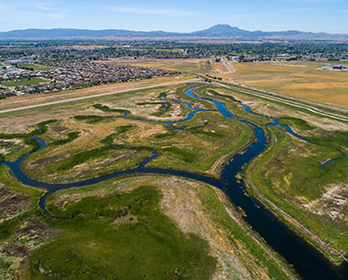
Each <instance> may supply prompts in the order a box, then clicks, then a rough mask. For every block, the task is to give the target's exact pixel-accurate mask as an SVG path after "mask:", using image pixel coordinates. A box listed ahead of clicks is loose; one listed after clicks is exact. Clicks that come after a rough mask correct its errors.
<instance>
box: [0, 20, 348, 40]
mask: <svg viewBox="0 0 348 280" xmlns="http://www.w3.org/2000/svg"><path fill="white" fill-rule="evenodd" d="M118 38H122V39H132V38H152V39H164V38H172V39H174V38H185V39H200V38H201V39H234V40H296V41H318V40H324V41H348V34H328V33H323V32H320V33H312V32H302V31H296V30H288V31H277V32H264V31H248V30H243V29H239V28H238V27H232V26H230V25H228V24H218V25H215V26H213V27H211V28H208V29H205V30H201V31H195V32H190V33H177V32H165V31H148V32H146V31H129V30H122V29H107V30H88V29H63V28H57V29H26V30H13V31H7V32H0V40H28V39H41V40H42V39H118Z"/></svg>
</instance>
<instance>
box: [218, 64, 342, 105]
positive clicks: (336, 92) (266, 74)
mask: <svg viewBox="0 0 348 280" xmlns="http://www.w3.org/2000/svg"><path fill="white" fill-rule="evenodd" d="M287 64H289V62H286V64H285V65H281V64H274V63H234V64H233V67H234V68H236V72H235V73H230V74H225V75H222V76H221V77H223V78H224V79H233V80H234V81H235V82H238V83H241V84H245V85H247V86H252V87H256V88H261V89H265V90H268V91H272V92H281V93H283V94H288V95H290V96H294V97H297V98H301V99H304V100H310V101H315V102H321V103H325V104H329V105H334V106H338V107H342V108H348V95H347V92H348V72H338V71H330V70H316V68H317V67H319V66H322V65H320V64H318V63H304V66H307V67H306V68H304V67H294V66H292V67H291V66H287ZM289 65H295V66H296V65H297V64H294V63H292V64H289Z"/></svg>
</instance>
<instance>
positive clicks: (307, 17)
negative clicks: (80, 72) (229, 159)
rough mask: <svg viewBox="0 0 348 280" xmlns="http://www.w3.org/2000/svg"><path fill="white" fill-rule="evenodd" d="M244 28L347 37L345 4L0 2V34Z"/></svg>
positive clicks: (292, 0)
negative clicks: (58, 30)
mask: <svg viewBox="0 0 348 280" xmlns="http://www.w3.org/2000/svg"><path fill="white" fill-rule="evenodd" d="M216 24H229V25H231V26H237V27H239V28H241V29H245V30H251V31H254V30H262V31H285V30H300V31H310V32H327V33H334V34H343V33H344V34H348V0H210V1H207V0H201V1H193V0H175V1H163V0H162V1H160V0H147V1H140V0H136V1H133V0H129V1H125V0H123V1H118V0H116V1H111V0H50V1H47V0H0V31H9V30H17V29H28V28H43V29H51V28H78V29H94V30H100V29H126V30H137V31H154V30H163V31H173V32H192V31H197V30H202V29H207V28H209V27H211V26H213V25H216Z"/></svg>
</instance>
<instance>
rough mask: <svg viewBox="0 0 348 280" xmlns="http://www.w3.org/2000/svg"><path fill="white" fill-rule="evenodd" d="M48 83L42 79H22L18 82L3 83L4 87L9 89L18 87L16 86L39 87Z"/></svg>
mask: <svg viewBox="0 0 348 280" xmlns="http://www.w3.org/2000/svg"><path fill="white" fill-rule="evenodd" d="M45 82H47V81H45V80H43V79H40V78H25V79H20V80H18V81H8V82H1V83H2V84H3V85H4V86H7V87H16V86H24V85H30V86H33V85H38V84H40V83H45Z"/></svg>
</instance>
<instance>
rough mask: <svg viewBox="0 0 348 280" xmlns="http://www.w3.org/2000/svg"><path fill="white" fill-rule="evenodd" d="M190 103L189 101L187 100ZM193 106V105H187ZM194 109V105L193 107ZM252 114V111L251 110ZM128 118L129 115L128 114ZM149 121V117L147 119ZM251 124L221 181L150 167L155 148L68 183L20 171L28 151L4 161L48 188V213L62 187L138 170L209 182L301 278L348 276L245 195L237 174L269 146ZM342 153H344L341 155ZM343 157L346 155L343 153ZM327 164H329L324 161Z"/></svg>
mask: <svg viewBox="0 0 348 280" xmlns="http://www.w3.org/2000/svg"><path fill="white" fill-rule="evenodd" d="M192 90H193V88H191V89H188V90H187V91H186V94H187V95H188V96H190V97H192V98H196V99H201V100H205V101H208V102H213V103H214V104H215V105H216V107H217V109H218V111H219V112H220V113H221V114H222V115H223V116H225V117H226V118H228V119H231V118H233V117H234V116H233V115H232V114H231V113H230V112H229V111H228V110H227V109H226V107H225V106H224V104H222V103H221V102H219V101H215V100H210V99H206V98H200V97H198V96H196V95H195V94H193V92H192ZM186 104H188V103H186ZM241 105H242V106H244V108H245V109H246V111H247V112H250V110H249V108H248V107H247V106H246V105H243V104H241ZM188 106H191V105H188ZM190 108H191V109H192V107H190ZM199 111H200V110H193V111H191V112H190V113H189V115H188V116H187V117H186V118H185V120H181V121H179V122H182V121H187V120H189V119H191V118H193V116H194V115H195V114H196V113H198V112H199ZM250 113H251V112H250ZM126 117H128V116H126ZM144 121H148V120H144ZM273 121H274V123H273V124H271V125H279V121H278V120H276V119H273ZM174 123H176V122H167V123H166V125H167V126H168V127H171V125H172V124H174ZM243 123H247V124H249V125H251V126H252V127H253V129H254V131H255V136H256V137H257V142H256V143H252V144H251V145H249V147H248V148H246V149H245V150H244V151H243V153H241V154H239V155H236V156H235V157H234V158H233V160H232V161H230V162H229V163H228V164H226V165H225V166H224V167H223V169H222V172H221V176H220V180H215V179H212V178H209V177H206V176H203V175H198V174H195V173H190V172H185V171H179V170H171V169H158V168H147V167H146V164H147V163H149V162H150V161H151V160H153V159H154V158H156V157H158V154H157V153H156V152H154V151H153V155H152V156H151V157H149V158H148V159H146V160H145V161H143V162H142V163H141V164H140V165H139V166H138V167H136V168H133V169H129V170H124V171H120V172H116V173H113V174H110V175H107V176H103V177H99V178H95V179H91V180H87V181H83V182H76V183H69V184H49V183H44V182H39V181H36V180H33V179H31V178H29V177H28V176H26V175H25V174H24V173H23V171H22V170H21V167H20V165H21V162H22V161H23V160H24V159H25V158H26V157H28V156H29V155H31V154H32V153H29V154H27V155H25V156H23V157H21V158H19V159H18V160H17V161H16V162H3V164H5V165H7V166H8V167H9V168H10V169H11V170H12V172H13V174H14V176H15V177H16V178H18V179H19V180H20V181H21V182H22V183H23V184H26V185H29V186H33V187H40V188H46V189H47V192H46V194H45V195H44V196H43V197H42V198H41V200H40V203H39V205H40V207H41V208H42V209H44V210H45V211H46V213H48V212H47V210H46V208H45V203H46V199H47V197H48V196H49V195H50V194H52V193H54V192H55V191H57V190H60V189H68V188H73V187H82V186H87V185H92V184H96V183H98V182H101V181H105V180H108V179H111V178H114V177H118V176H121V175H127V174H135V173H153V174H170V175H174V176H182V177H185V178H190V179H195V180H198V181H201V182H204V183H208V184H210V185H213V186H215V187H218V188H220V189H222V190H223V191H224V192H225V193H226V194H227V195H228V197H229V198H230V199H231V201H232V203H233V204H235V205H236V206H239V207H241V208H242V209H243V210H244V212H245V214H246V217H245V218H244V219H245V220H246V221H247V222H248V223H249V224H250V225H251V227H252V228H253V229H254V230H255V231H257V232H258V233H259V234H260V236H261V237H263V238H264V239H265V241H266V242H267V243H268V244H269V245H270V246H271V247H272V248H273V249H274V250H275V251H277V252H278V253H279V254H280V255H282V256H283V257H284V258H285V259H286V260H287V261H288V262H289V263H290V264H291V265H293V267H294V269H295V270H296V272H297V273H298V274H299V275H300V277H301V279H325V280H328V279H330V280H334V279H348V264H347V263H346V262H344V263H343V264H342V265H341V266H340V267H336V266H334V265H332V264H331V263H330V262H329V261H328V260H327V259H326V258H325V257H324V256H323V255H322V254H321V253H320V252H319V251H318V250H316V249H315V248H314V247H312V246H311V245H309V244H308V243H307V242H306V241H304V240H303V239H301V238H299V237H297V236H296V235H295V234H294V233H293V232H292V231H291V230H289V229H288V228H287V227H286V226H285V225H284V224H283V223H281V222H280V221H279V220H278V218H277V217H276V216H275V215H273V214H272V213H271V212H270V211H268V210H267V209H265V208H264V206H263V205H262V204H261V203H260V202H258V201H257V200H256V199H254V198H252V197H248V196H245V195H244V191H245V187H244V185H243V183H240V182H238V181H237V180H236V178H235V175H236V174H238V173H239V172H241V171H242V167H243V165H244V164H246V163H248V162H249V161H250V160H252V159H253V158H254V157H256V156H258V155H259V154H261V153H262V152H263V151H264V149H265V148H266V146H267V139H266V135H265V132H264V131H263V129H261V128H260V127H258V126H255V125H254V124H251V123H249V122H247V121H243ZM282 126H283V127H284V128H285V129H286V130H287V131H288V132H289V133H291V134H292V135H294V136H296V137H298V138H300V139H301V140H304V141H308V140H307V139H305V138H303V137H301V136H300V135H298V134H296V133H295V132H293V131H292V129H291V128H290V127H288V126H285V125H282ZM35 139H36V140H37V141H39V143H40V149H42V148H44V147H45V146H46V144H45V143H44V141H42V140H41V139H37V138H35ZM342 155H343V154H342ZM343 156H344V155H343ZM325 164H328V163H325Z"/></svg>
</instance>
